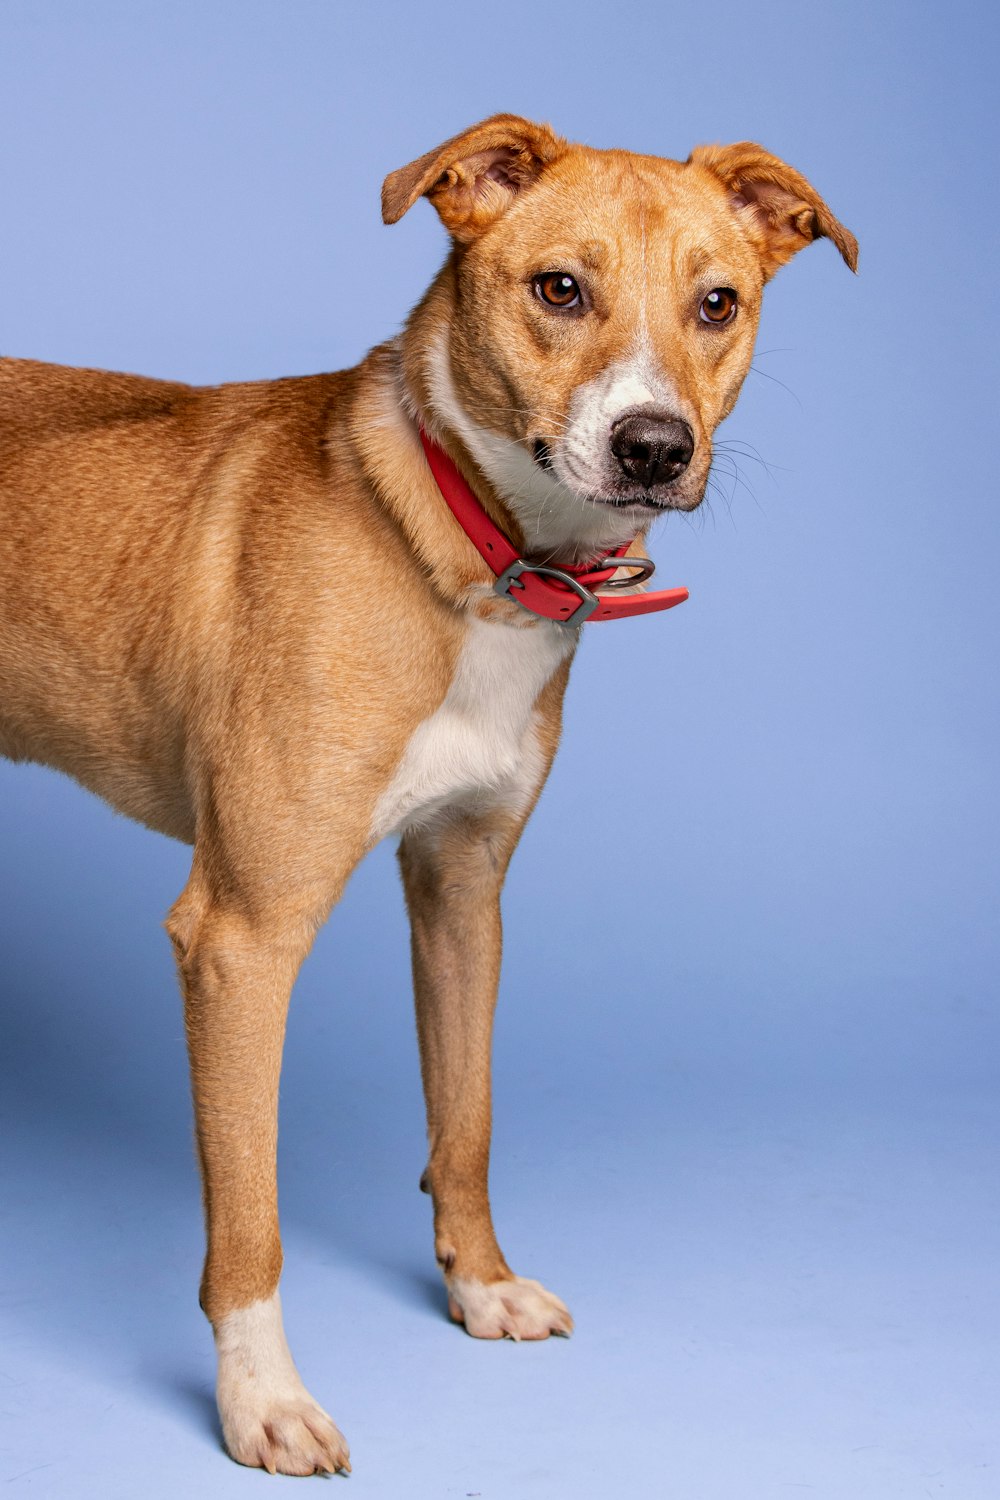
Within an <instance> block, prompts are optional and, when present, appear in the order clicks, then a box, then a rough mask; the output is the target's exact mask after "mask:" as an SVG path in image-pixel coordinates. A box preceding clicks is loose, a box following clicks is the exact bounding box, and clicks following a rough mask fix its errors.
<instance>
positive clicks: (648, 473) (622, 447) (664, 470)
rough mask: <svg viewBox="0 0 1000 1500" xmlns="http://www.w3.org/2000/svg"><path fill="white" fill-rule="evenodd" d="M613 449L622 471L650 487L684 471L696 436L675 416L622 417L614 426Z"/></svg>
mask: <svg viewBox="0 0 1000 1500" xmlns="http://www.w3.org/2000/svg"><path fill="white" fill-rule="evenodd" d="M611 451H612V453H613V454H614V455H615V458H617V460H618V463H619V466H620V467H621V469H622V472H623V473H624V474H625V475H626V476H627V477H628V478H629V479H633V480H635V481H636V482H637V483H638V484H641V485H642V486H643V487H644V488H645V489H647V490H648V489H650V488H651V486H652V485H654V484H669V483H670V481H671V480H672V479H676V478H677V476H678V475H679V474H683V473H684V470H685V469H686V468H687V466H688V464H689V463H690V462H691V456H692V454H693V453H694V435H693V433H692V431H691V429H690V427H689V426H688V424H687V423H686V422H680V421H678V420H677V419H676V418H673V417H657V416H641V415H636V416H631V417H622V418H621V420H620V421H619V422H616V423H615V425H614V426H613V427H612V429H611Z"/></svg>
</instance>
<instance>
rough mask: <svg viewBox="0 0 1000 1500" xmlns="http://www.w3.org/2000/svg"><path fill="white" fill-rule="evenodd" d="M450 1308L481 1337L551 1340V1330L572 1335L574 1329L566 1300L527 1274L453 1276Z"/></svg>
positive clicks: (469, 1328)
mask: <svg viewBox="0 0 1000 1500" xmlns="http://www.w3.org/2000/svg"><path fill="white" fill-rule="evenodd" d="M448 1311H449V1313H450V1314H451V1316H452V1317H453V1318H454V1320H455V1322H456V1323H464V1324H465V1329H466V1332H467V1333H471V1334H472V1336H473V1338H477V1339H503V1338H508V1339H518V1340H520V1339H547V1338H548V1336H549V1334H550V1333H559V1334H562V1335H563V1336H564V1337H565V1338H569V1336H570V1334H571V1333H572V1332H573V1319H572V1318H571V1317H570V1314H569V1309H568V1307H567V1306H566V1304H565V1302H560V1300H559V1298H558V1297H556V1296H553V1294H552V1292H548V1291H546V1290H545V1288H544V1287H543V1286H542V1284H541V1282H540V1281H529V1280H528V1279H527V1278H526V1277H524V1276H513V1277H511V1279H510V1280H509V1281H492V1282H483V1281H463V1280H462V1278H461V1277H457V1276H456V1277H453V1278H451V1279H450V1280H449V1282H448Z"/></svg>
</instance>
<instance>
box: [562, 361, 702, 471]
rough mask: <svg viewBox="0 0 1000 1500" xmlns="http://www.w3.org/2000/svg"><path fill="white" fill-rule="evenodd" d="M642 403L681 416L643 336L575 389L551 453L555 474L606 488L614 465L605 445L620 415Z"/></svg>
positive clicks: (678, 402)
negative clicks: (632, 348)
mask: <svg viewBox="0 0 1000 1500" xmlns="http://www.w3.org/2000/svg"><path fill="white" fill-rule="evenodd" d="M643 406H653V407H655V408H656V409H657V410H658V411H667V412H670V413H671V414H672V415H674V416H683V415H684V414H685V413H684V411H683V407H682V403H681V400H680V397H679V396H678V394H677V391H676V388H675V387H674V385H673V383H672V382H671V381H669V380H668V379H667V377H666V376H665V375H664V374H663V373H662V371H660V370H659V369H658V368H657V366H656V361H655V359H654V358H653V354H652V351H651V349H650V348H649V346H648V341H647V340H646V339H645V338H642V339H640V340H639V345H638V348H637V349H636V350H635V352H634V353H633V354H631V355H630V356H629V357H628V358H627V359H622V360H618V361H617V362H616V363H615V364H613V365H608V367H607V369H606V370H602V371H601V373H600V374H599V375H595V376H594V379H593V380H588V381H587V383H586V385H581V386H578V387H577V389H576V390H575V391H574V392H573V395H572V398H571V400H570V404H569V411H568V413H567V417H566V432H565V435H564V437H563V439H562V442H561V443H559V444H558V445H557V446H556V447H555V448H554V449H553V453H552V458H553V463H554V465H555V469H556V472H557V473H561V474H562V475H563V476H564V477H565V478H566V479H568V480H569V482H570V483H572V484H575V485H578V486H579V487H580V488H581V489H583V490H589V491H592V492H594V493H596V494H601V493H602V492H606V491H607V489H608V488H609V486H610V484H611V483H613V482H614V480H615V477H616V475H615V470H616V468H617V464H616V462H615V459H614V457H613V455H612V453H611V447H610V443H609V438H610V435H611V429H612V427H613V426H614V425H615V423H616V422H617V421H618V419H619V417H621V416H623V415H624V414H625V413H626V412H632V411H634V410H635V409H636V408H637V407H643ZM618 477H620V476H618Z"/></svg>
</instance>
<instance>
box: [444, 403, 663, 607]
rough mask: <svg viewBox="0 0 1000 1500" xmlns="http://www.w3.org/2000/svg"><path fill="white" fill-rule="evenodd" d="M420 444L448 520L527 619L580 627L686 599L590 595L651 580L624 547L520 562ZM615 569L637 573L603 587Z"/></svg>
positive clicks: (452, 471) (461, 483)
mask: <svg viewBox="0 0 1000 1500" xmlns="http://www.w3.org/2000/svg"><path fill="white" fill-rule="evenodd" d="M420 441H421V442H422V443H423V445H424V452H425V453H426V455H427V462H428V464H429V465H430V470H431V473H432V474H433V475H434V478H435V480H436V481H437V487H438V489H439V490H440V491H441V493H442V495H443V496H444V498H445V500H446V501H447V502H448V505H449V506H450V508H451V511H452V514H453V515H454V517H455V519H456V520H457V521H458V524H459V525H460V526H461V528H462V530H463V531H464V532H465V534H466V536H467V537H468V538H469V540H470V542H472V544H473V546H474V547H475V548H476V550H477V552H478V553H479V554H480V556H481V557H482V558H483V560H484V561H485V562H486V565H487V566H488V567H489V569H490V571H491V572H492V573H494V574H495V575H496V580H497V581H496V584H495V589H496V592H497V593H498V594H501V595H504V596H506V597H507V598H508V599H513V601H514V603H515V604H520V606H521V608H522V609H526V610H527V611H528V613H529V614H532V615H540V616H541V617H542V619H544V620H557V621H558V622H559V624H561V625H582V624H583V622H584V620H620V619H623V618H624V617H625V616H626V615H647V614H651V613H652V612H653V611H654V610H657V609H672V608H673V606H674V605H675V604H683V603H684V600H685V599H686V598H687V597H688V591H687V589H660V590H659V591H658V592H656V593H652V594H602V595H600V596H598V595H597V594H595V593H594V592H593V590H594V589H595V588H598V587H599V586H600V585H602V584H603V585H605V587H606V588H609V589H614V588H626V587H628V586H629V585H630V584H633V583H639V582H642V581H644V580H645V579H647V578H649V577H651V575H652V572H653V564H652V563H651V562H650V561H649V560H648V559H647V558H645V557H628V558H627V557H625V556H624V554H625V552H626V551H627V549H628V547H629V545H630V543H628V542H626V543H625V544H624V546H621V547H616V548H615V549H614V551H613V552H608V553H605V555H604V556H603V557H601V558H598V559H596V560H595V561H594V562H591V563H583V564H580V563H560V564H559V566H558V567H556V566H555V565H554V564H553V565H549V564H545V565H544V566H543V565H542V564H541V563H530V562H525V560H524V558H523V557H519V556H518V554H517V553H516V552H515V551H514V548H513V546H512V544H511V542H510V541H509V539H508V538H507V537H505V536H504V534H503V532H502V531H501V530H500V528H499V527H498V526H494V524H493V522H492V521H491V520H490V518H489V516H488V515H487V514H486V512H485V510H484V509H483V507H482V506H481V505H480V503H479V501H478V500H477V499H476V497H475V495H474V494H473V493H472V490H471V489H470V488H469V486H468V485H467V484H466V482H465V480H464V479H463V478H462V476H461V474H460V473H459V471H458V469H457V468H456V467H455V465H454V463H453V462H452V461H451V459H450V458H449V457H448V455H447V453H445V451H444V449H443V448H440V447H439V446H438V444H437V443H435V442H434V441H433V439H432V438H429V437H428V436H427V434H426V432H425V431H424V429H423V428H422V427H421V429H420ZM612 559H614V561H613V562H612ZM619 567H628V568H638V570H639V571H638V573H636V574H634V575H633V576H632V577H630V578H628V579H623V580H621V582H619V581H617V580H616V581H615V582H614V583H609V582H608V580H609V579H610V578H611V577H612V575H613V574H614V572H615V571H616V569H617V568H619Z"/></svg>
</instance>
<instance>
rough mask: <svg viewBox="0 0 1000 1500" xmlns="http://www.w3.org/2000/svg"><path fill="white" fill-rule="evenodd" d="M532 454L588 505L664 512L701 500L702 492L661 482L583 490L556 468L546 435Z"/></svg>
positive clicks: (691, 506) (691, 507)
mask: <svg viewBox="0 0 1000 1500" xmlns="http://www.w3.org/2000/svg"><path fill="white" fill-rule="evenodd" d="M531 456H532V458H533V459H534V461H535V463H536V464H537V465H538V467H539V468H540V469H543V470H544V471H545V473H546V474H551V475H552V477H553V478H554V479H557V480H559V481H560V482H562V483H563V484H568V486H569V488H571V489H575V490H576V491H577V493H578V494H579V495H580V499H581V500H583V501H584V502H585V503H586V504H587V505H600V506H604V507H606V508H608V509H610V510H635V511H646V512H647V513H648V512H650V511H651V512H652V513H653V514H654V515H658V514H662V513H663V512H664V511H668V510H695V509H696V507H697V506H698V505H700V504H701V501H702V493H703V492H702V491H699V492H697V493H695V494H691V493H690V492H685V491H684V490H683V489H681V488H680V487H678V486H674V485H670V484H658V485H655V486H653V487H651V488H649V489H646V488H645V487H644V486H640V485H634V486H633V485H622V486H621V487H618V486H615V485H613V484H612V485H609V487H608V489H607V490H606V491H605V492H604V493H603V494H597V493H595V492H594V491H584V490H581V489H580V486H579V484H578V483H574V478H573V476H569V477H564V476H563V474H562V473H561V472H560V470H559V469H558V468H557V467H556V463H555V460H554V458H553V456H552V449H551V448H550V447H549V445H548V443H547V442H546V441H545V439H544V438H536V439H535V440H534V442H533V444H532V447H531Z"/></svg>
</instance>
